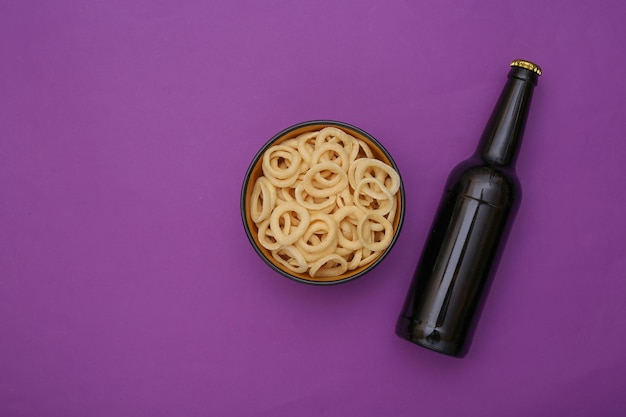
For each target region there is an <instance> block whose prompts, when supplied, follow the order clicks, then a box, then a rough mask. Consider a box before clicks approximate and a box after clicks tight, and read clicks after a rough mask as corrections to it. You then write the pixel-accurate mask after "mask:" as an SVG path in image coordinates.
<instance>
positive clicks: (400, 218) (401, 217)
mask: <svg viewBox="0 0 626 417" xmlns="http://www.w3.org/2000/svg"><path fill="white" fill-rule="evenodd" d="M314 125H327V126H333V127H338V128H345V129H349V130H354V131H355V132H358V133H359V134H361V135H363V136H365V137H367V139H369V140H371V141H372V142H373V143H374V144H375V145H376V146H377V147H378V148H379V150H380V151H381V152H382V153H383V154H384V155H385V157H387V158H388V159H389V162H390V163H391V165H392V167H393V168H394V169H395V170H396V172H398V175H399V176H400V188H399V192H400V197H401V198H400V213H399V215H398V226H397V228H396V231H395V233H394V235H393V238H392V239H391V242H390V243H389V246H388V247H387V248H386V249H385V250H384V251H383V253H381V255H380V256H379V257H378V258H376V259H375V260H374V261H373V262H372V263H371V264H370V265H369V266H368V267H367V268H364V269H363V270H361V271H359V272H357V273H355V274H353V275H350V276H348V277H346V278H343V279H339V280H335V281H313V280H306V279H302V278H300V277H298V276H295V275H292V274H290V273H289V272H287V271H285V270H283V269H281V268H279V267H278V266H276V265H275V264H274V263H272V262H271V261H270V260H269V259H268V258H267V256H265V254H264V253H263V252H262V251H261V249H260V248H259V247H258V245H257V243H256V241H255V240H254V237H253V236H252V232H251V230H250V228H249V226H248V222H247V219H246V191H247V189H248V187H247V185H248V183H249V180H250V177H251V175H252V173H253V171H254V168H255V167H256V165H257V163H258V162H259V160H260V159H261V158H262V157H263V154H264V153H265V151H266V150H267V149H268V148H269V147H270V146H272V145H273V144H274V142H275V141H277V140H278V139H280V138H282V137H283V136H285V135H287V134H289V133H290V132H292V131H294V130H297V129H301V128H303V127H308V126H314ZM405 207H406V195H405V190H404V183H403V181H402V175H401V173H400V170H399V168H398V165H397V164H396V162H395V160H394V159H393V158H392V156H391V154H390V153H389V151H387V149H386V148H385V147H384V146H383V144H382V143H380V142H379V141H378V140H377V139H376V138H375V137H373V136H372V135H370V134H369V133H367V132H366V131H364V130H363V129H361V128H359V127H356V126H354V125H351V124H349V123H346V122H341V121H337V120H329V119H316V120H308V121H305V122H300V123H296V124H294V125H292V126H289V127H287V128H285V129H283V130H281V131H280V132H278V133H277V134H275V135H274V136H272V137H271V138H270V139H269V140H268V141H267V142H266V143H265V144H264V145H263V146H262V147H261V149H259V151H258V152H257V153H256V155H255V156H254V157H253V158H252V161H251V162H250V165H249V166H248V169H247V170H246V173H245V176H244V179H243V184H242V187H241V194H240V201H239V208H240V214H241V220H242V222H243V228H244V230H245V232H246V236H247V237H248V240H249V241H250V244H251V245H252V248H253V249H254V251H255V252H256V253H257V255H258V256H259V257H260V258H261V259H262V260H263V261H264V262H265V263H266V264H267V265H269V266H270V267H271V268H272V269H273V270H274V271H276V272H278V273H279V274H280V275H282V276H284V277H286V278H289V279H291V280H293V281H296V282H300V283H303V284H309V285H315V286H330V285H338V284H343V283H346V282H350V281H354V280H355V279H357V278H360V277H362V276H363V275H365V274H366V273H368V272H370V271H371V270H373V269H374V268H375V267H376V266H378V265H379V264H380V263H381V262H382V260H383V259H385V258H386V257H387V255H388V254H389V253H390V252H391V249H392V248H393V247H394V245H395V244H396V242H397V240H398V238H399V236H400V232H401V230H402V226H403V224H404V214H405Z"/></svg>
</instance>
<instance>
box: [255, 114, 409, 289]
mask: <svg viewBox="0 0 626 417" xmlns="http://www.w3.org/2000/svg"><path fill="white" fill-rule="evenodd" d="M259 165H260V170H261V175H260V176H257V177H256V181H255V182H254V184H253V186H252V190H251V192H250V194H249V196H250V197H249V203H248V211H249V216H250V219H251V220H252V221H253V222H254V224H255V225H256V228H257V233H256V234H255V235H256V238H257V239H258V244H259V245H260V246H261V247H263V248H264V249H265V250H267V252H265V253H268V254H269V255H267V256H269V257H270V258H271V259H272V262H274V264H275V265H280V267H281V268H284V270H285V271H289V272H291V273H293V274H298V275H297V276H302V275H304V274H306V275H308V277H309V278H308V279H307V280H311V281H319V282H331V281H333V277H339V276H340V275H342V274H346V273H347V272H349V271H353V270H357V269H359V268H362V267H364V266H366V265H368V264H370V263H372V262H373V261H375V260H376V259H377V258H378V257H379V256H380V255H381V254H382V253H383V252H384V251H385V250H386V249H387V248H388V247H389V245H390V244H391V243H392V241H393V239H394V232H395V231H394V226H393V225H392V222H393V221H394V218H395V217H396V216H397V214H398V213H397V210H398V204H399V203H400V202H402V200H401V199H399V197H398V196H397V194H398V191H399V189H400V186H401V183H400V176H399V175H398V173H397V172H396V171H395V170H394V168H393V167H392V166H390V165H388V164H387V163H385V162H383V161H382V160H379V159H376V157H375V156H374V152H373V151H372V148H370V145H369V144H368V143H367V142H366V141H364V140H362V139H360V138H357V137H355V136H352V135H350V134H348V133H347V132H345V131H343V130H342V129H339V128H338V127H329V126H327V127H321V128H320V129H318V130H314V131H311V132H305V133H301V134H299V135H297V136H295V137H291V138H288V139H286V140H284V141H282V142H281V143H279V144H276V145H271V146H268V147H267V148H266V149H265V151H264V153H263V154H260V155H259ZM400 198H401V197H400ZM395 224H397V223H395Z"/></svg>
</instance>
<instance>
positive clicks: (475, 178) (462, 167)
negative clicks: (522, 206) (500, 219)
mask: <svg viewBox="0 0 626 417" xmlns="http://www.w3.org/2000/svg"><path fill="white" fill-rule="evenodd" d="M446 189H447V190H448V191H449V192H453V193H455V194H460V195H463V196H466V197H470V198H473V199H476V200H480V201H484V202H485V203H488V204H491V205H494V206H497V207H501V206H502V207H504V206H511V205H515V204H517V203H518V202H519V200H520V198H521V185H520V183H519V180H518V179H517V176H516V175H515V172H514V171H513V170H507V169H502V168H500V167H494V166H491V165H489V164H486V163H484V162H483V161H480V160H478V159H474V158H470V159H468V160H466V161H463V162H461V163H460V164H458V165H457V166H456V167H455V168H454V169H453V170H452V172H451V173H450V175H449V177H448V181H447V184H446Z"/></svg>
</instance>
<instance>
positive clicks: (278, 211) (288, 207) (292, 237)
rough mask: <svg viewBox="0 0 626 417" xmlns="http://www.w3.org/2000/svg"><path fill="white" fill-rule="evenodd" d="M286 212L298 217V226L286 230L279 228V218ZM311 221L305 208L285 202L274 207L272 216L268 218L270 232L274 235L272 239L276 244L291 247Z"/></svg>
mask: <svg viewBox="0 0 626 417" xmlns="http://www.w3.org/2000/svg"><path fill="white" fill-rule="evenodd" d="M286 212H294V213H296V214H297V215H298V220H299V222H298V225H297V226H295V227H293V228H291V227H289V228H288V229H287V230H286V232H287V233H286V234H285V230H284V229H283V228H281V225H280V218H281V216H282V215H283V214H284V213H286ZM310 221H311V216H310V215H309V212H308V211H307V210H306V208H304V207H302V206H300V205H298V204H296V203H295V202H293V201H291V202H285V203H282V204H279V205H278V206H276V208H275V209H274V211H273V212H272V215H271V216H270V230H271V231H272V233H273V234H274V239H276V241H277V242H278V243H280V244H281V245H283V246H287V245H291V244H292V243H295V242H296V241H297V240H298V239H300V238H301V237H302V235H304V232H305V231H306V229H307V227H309V222H310Z"/></svg>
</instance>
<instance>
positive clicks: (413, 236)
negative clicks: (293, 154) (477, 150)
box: [0, 0, 626, 417]
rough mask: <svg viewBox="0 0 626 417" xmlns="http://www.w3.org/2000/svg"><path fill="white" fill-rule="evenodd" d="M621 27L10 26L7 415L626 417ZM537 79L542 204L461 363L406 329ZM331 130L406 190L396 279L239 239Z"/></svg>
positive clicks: (64, 12) (530, 132) (319, 11)
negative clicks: (470, 178)
mask: <svg viewBox="0 0 626 417" xmlns="http://www.w3.org/2000/svg"><path fill="white" fill-rule="evenodd" d="M624 4H625V3H624V2H623V1H621V0H616V1H587V2H584V1H546V0H532V1H517V2H504V1H498V0H494V1H465V2H461V1H459V2H452V1H432V2H427V1H399V0H388V1H385V2H383V1H351V2H349V1H325V0H324V1H320V0H318V1H309V2H290V1H278V0H276V1H264V2H259V1H225V0H224V1H197V0H194V1H182V0H180V1H174V0H159V1H148V0H145V1H128V0H114V1H112V0H106V1H81V0H58V1H39V2H35V1H3V2H2V4H1V5H0V53H1V55H0V135H1V137H0V415H1V416H3V417H5V416H6V417H13V416H15V417H17V416H29V417H30V416H63V417H73V416H81V417H82V416H150V417H158V416H190V417H191V416H273V417H280V416H305V417H306V416H398V417H402V416H418V415H429V416H450V415H454V414H455V413H457V415H467V416H531V415H532V416H556V415H567V416H618V415H624V414H623V412H624V410H625V409H626V396H624V394H623V387H624V385H625V383H626V354H625V353H624V352H625V349H626V302H625V299H626V297H625V296H626V279H625V277H626V274H625V271H626V256H625V253H624V249H625V246H626V245H625V244H624V234H625V232H626V220H625V217H624V208H625V203H626V193H625V190H624V186H623V184H624V178H625V176H626V163H625V156H626V140H625V137H624V128H625V125H624V123H625V121H624V120H625V115H624V110H625V109H626V98H625V97H626V81H625V79H626V77H625V74H624V68H626V46H625V45H626V42H625V40H626V29H625V26H624V16H625V15H626V6H625V5H624ZM514 58H526V59H530V60H534V61H537V62H538V63H539V64H540V65H541V66H542V67H543V69H544V75H543V76H542V77H541V78H540V81H539V86H538V87H537V89H536V94H535V97H534V101H533V105H532V109H531V114H530V119H529V123H528V127H527V130H526V135H525V139H524V143H523V146H522V149H521V153H520V159H519V164H518V174H519V176H520V179H521V181H522V184H523V189H524V201H523V203H522V206H521V210H520V212H519V215H518V217H517V220H516V222H515V226H514V228H513V233H512V235H511V238H510V240H509V244H508V245H507V247H506V251H505V257H504V259H503V261H502V263H501V266H500V268H499V270H498V275H497V278H496V281H495V282H494V285H493V288H492V291H491V293H490V296H489V299H488V302H487V305H486V307H485V311H484V314H483V317H482V320H481V322H480V326H479V327H478V330H477V332H476V338H475V342H474V344H473V346H472V349H471V351H470V353H469V355H468V356H467V357H466V358H465V359H462V360H458V359H454V358H449V357H446V356H442V355H438V354H436V353H433V352H430V351H427V350H425V349H422V348H420V347H417V346H415V345H412V344H410V343H408V342H405V341H403V340H401V339H399V338H398V337H397V336H395V334H394V324H395V320H396V317H397V315H398V313H399V312H400V308H401V305H402V302H403V300H404V297H405V294H406V291H407V289H408V285H409V282H410V280H411V276H412V273H413V270H414V268H415V265H416V263H417V259H418V256H419V253H420V251H421V248H422V245H423V242H424V240H425V237H426V235H427V233H428V227H429V225H430V222H431V220H432V217H433V215H434V212H435V208H436V205H437V201H438V199H439V196H440V193H441V190H442V186H443V183H444V181H445V178H446V176H447V174H448V172H449V171H450V169H451V168H452V166H454V165H455V164H456V163H457V162H459V161H460V160H462V159H464V158H465V157H467V156H468V155H469V154H470V153H471V152H472V151H473V149H474V146H475V145H476V141H477V139H478V137H479V135H480V133H481V131H482V128H483V126H484V124H485V122H486V120H487V118H488V116H489V113H490V111H491V109H492V107H493V105H494V103H495V100H496V98H497V95H498V93H499V91H500V89H501V88H502V86H503V84H504V81H505V77H506V73H507V72H508V64H509V62H510V61H511V60H512V59H514ZM319 118H330V119H336V120H341V121H344V122H348V123H352V124H355V125H356V126H359V127H361V128H362V129H364V130H366V131H368V132H369V133H371V134H372V135H374V136H375V137H377V138H378V139H379V140H380V141H381V142H383V144H384V145H385V147H386V148H387V149H388V150H389V151H390V152H391V154H392V155H393V157H394V158H395V160H396V162H397V163H398V165H399V167H400V170H401V173H402V175H403V178H404V182H405V187H406V190H407V216H406V221H405V224H404V228H403V231H402V235H401V237H400V239H399V241H398V243H397V245H396V246H395V247H394V249H393V251H392V252H391V254H390V255H389V257H388V258H386V259H385V260H384V261H383V263H381V265H380V266H379V267H378V268H377V269H375V270H374V271H373V272H371V273H370V274H368V275H366V276H365V277H363V278H361V279H359V280H356V281H354V282H350V283H348V284H344V285H340V286H333V287H324V288H318V287H312V286H307V285H303V284H299V283H295V282H292V281H289V280H287V279H285V278H283V277H281V276H279V275H278V274H276V273H275V272H273V271H272V270H271V269H270V268H269V267H267V266H266V265H265V264H264V263H263V262H262V261H261V260H260V259H259V258H258V256H257V255H256V254H255V252H254V251H253V250H252V248H251V246H250V244H249V242H248V241H247V239H246V236H245V234H244V231H243V227H242V224H241V220H240V215H239V193H240V187H241V182H242V179H243V175H244V173H245V170H246V169H247V167H248V164H249V162H250V160H251V159H252V157H253V156H254V154H255V153H256V152H257V150H258V149H259V148H260V147H261V146H262V145H263V144H264V142H265V141H266V140H267V139H269V138H270V137H271V136H272V135H274V134H275V133H277V132H278V131H280V130H282V129H283V128H286V127H288V126H290V125H292V124H295V123H298V122H301V121H305V120H310V119H319Z"/></svg>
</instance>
